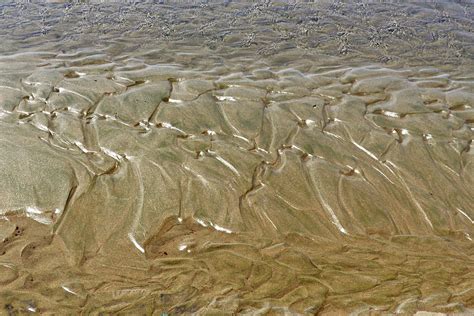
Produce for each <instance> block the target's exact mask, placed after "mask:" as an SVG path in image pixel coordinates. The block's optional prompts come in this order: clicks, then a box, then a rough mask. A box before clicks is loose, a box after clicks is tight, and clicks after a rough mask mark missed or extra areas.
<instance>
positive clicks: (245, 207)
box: [0, 4, 474, 315]
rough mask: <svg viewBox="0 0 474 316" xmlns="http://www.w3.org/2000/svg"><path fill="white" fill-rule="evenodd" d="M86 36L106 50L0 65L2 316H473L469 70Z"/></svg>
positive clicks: (43, 51)
mask: <svg viewBox="0 0 474 316" xmlns="http://www.w3.org/2000/svg"><path fill="white" fill-rule="evenodd" d="M305 6H306V7H305ZM87 7H88V5H82V6H77V7H71V10H83V9H86V8H87ZM211 7H212V8H214V9H215V10H218V11H219V10H223V12H228V13H229V12H247V13H249V12H254V11H252V10H257V11H258V10H261V9H258V7H257V6H243V5H240V4H235V6H234V7H233V6H232V5H231V6H230V7H229V6H223V5H222V4H219V5H211ZM382 7H383V6H382ZM30 8H31V7H30ZM30 8H28V7H27V8H26V10H29V9H30ZM45 8H46V9H47V10H51V12H56V14H64V8H62V7H55V6H54V5H53V6H45ZM102 8H104V10H105V11H107V10H112V9H114V10H115V9H117V8H118V7H114V5H107V6H105V5H104V6H103V7H102ZM138 8H140V6H138ZM154 8H160V6H159V5H151V6H150V7H149V9H150V10H152V9H153V10H154ZM161 8H162V7H161ZM249 8H253V9H252V10H251V9H249ZM255 8H257V9H255ZM282 8H283V9H282ZM284 8H286V9H284ZM305 8H314V6H312V5H310V4H305V5H303V4H301V7H296V8H293V9H292V10H302V11H304V10H305ZM376 8H381V7H376ZM413 8H415V7H413ZM3 9H4V11H5V10H6V11H8V10H12V9H11V8H9V7H8V6H5V7H4V8H3ZM267 9H268V10H270V11H269V12H273V13H272V14H273V16H278V14H282V15H283V16H284V15H285V14H288V16H286V18H287V20H288V21H291V20H292V19H293V18H294V17H297V16H302V15H301V12H300V11H291V10H290V9H288V8H287V7H285V6H284V5H278V4H274V5H273V6H269V7H267ZM325 9H326V10H329V11H327V13H328V16H329V17H331V18H333V19H335V20H337V19H338V18H339V17H341V16H342V15H344V14H342V13H341V12H340V11H341V10H343V9H338V8H337V7H331V6H330V7H327V8H325ZM418 9H419V10H420V12H421V11H422V10H421V9H420V8H418ZM55 10H56V11H55ZM166 10H168V11H166V12H169V13H176V10H178V9H177V8H176V7H172V6H170V7H166ZM183 10H184V9H183ZM196 10H201V9H196ZM233 10H234V11H233ZM249 10H250V11H249ZM272 10H273V11H272ZM338 10H339V11H338ZM368 10H369V9H368ZM376 10H378V9H376ZM51 12H50V13H51ZM183 12H188V11H183ZM275 12H278V14H277V13H275ZM285 12H290V13H285ZM366 12H371V11H370V10H369V11H366ZM383 12H385V11H384V10H381V11H380V12H378V13H380V14H383ZM427 12H428V13H429V12H431V13H433V12H435V13H439V12H438V11H436V10H434V11H427ZM7 13H8V12H7ZM428 13H424V14H428ZM431 13H430V14H431ZM104 14H105V13H104V12H101V11H100V10H99V13H97V15H98V16H100V15H104ZM127 14H128V15H127ZM203 14H204V13H203ZM259 14H260V13H258V14H257V13H255V16H254V20H255V21H257V22H258V21H259V20H258V16H259ZM262 14H263V13H262ZM272 14H270V16H265V18H264V19H263V21H266V22H267V23H270V22H269V21H270V18H271V16H272ZM385 14H386V13H385ZM458 14H459V12H458ZM12 16H13V15H12ZM133 16H134V15H133V13H130V12H129V13H126V14H125V21H127V19H130V20H132V17H133ZM184 16H186V15H185V14H184ZM309 16H310V15H305V17H309ZM356 16H357V15H356ZM8 17H9V15H8V14H5V21H6V22H4V23H5V24H8V21H9V19H8ZM280 17H281V16H280ZM181 18H183V17H181ZM222 18H223V17H220V19H222ZM208 19H209V16H206V15H204V16H202V17H201V20H200V22H199V23H201V24H202V25H207V24H206V22H209V20H208ZM416 19H419V17H416ZM416 19H415V18H414V21H416ZM20 21H21V18H20ZM218 21H219V20H218ZM457 21H458V22H459V21H463V20H462V19H461V17H459V16H458V20H457ZM51 23H53V22H51ZM54 23H56V22H54ZM150 23H151V22H150ZM216 23H217V22H216ZM235 23H237V24H238V23H243V22H242V21H241V22H235ZM344 23H346V22H341V24H340V25H342V26H343V25H344ZM446 23H448V22H446ZM459 23H461V22H459ZM463 23H464V22H463ZM257 24H258V23H257ZM52 25H53V26H52V28H53V29H54V25H55V24H52ZM66 25H67V24H66ZM71 25H76V26H77V24H74V23H72V22H71ZM173 25H174V27H177V28H178V25H179V23H178V22H175V24H173ZM242 25H244V24H242ZM262 25H266V24H262ZM276 25H280V24H276ZM322 25H326V24H324V23H322ZM62 27H64V25H63V26H62ZM122 27H124V25H122ZM152 27H153V26H149V28H150V29H151V28H152ZM208 27H209V28H211V29H212V28H215V27H216V26H215V25H214V26H213V25H212V24H210V25H208ZM242 27H243V26H242ZM441 27H445V26H444V25H443V26H441ZM457 27H459V28H461V29H462V27H463V26H462V24H461V25H460V24H458V26H457ZM262 28H264V26H262ZM144 29H145V30H146V28H144ZM144 29H143V28H142V29H138V30H135V31H136V38H141V37H140V36H145V35H146V34H147V33H146V31H144ZM400 29H402V28H400ZM434 29H436V28H434ZM25 30H28V28H27V27H26V28H25ZM66 30H67V28H66ZM408 30H409V29H406V30H405V31H407V32H408ZM325 31H328V30H325ZM366 31H367V30H366V29H362V30H358V29H357V28H355V29H354V33H356V34H357V32H366ZM18 32H19V31H18ZM25 32H26V31H25ZM140 32H145V33H143V34H142V33H140ZM388 32H389V33H393V32H390V31H388ZM394 32H395V31H394ZM400 32H401V31H400ZM329 33H330V32H329ZM51 34H54V32H53V31H51V32H50V33H47V34H46V35H45V36H46V37H47V38H48V36H50V37H51V38H53V35H51ZM97 34H101V35H100V36H105V37H103V38H104V46H105V48H100V49H99V48H89V47H87V46H83V47H81V49H79V50H77V48H76V47H68V50H70V51H64V52H58V51H57V50H54V49H55V45H56V42H55V40H51V42H47V41H44V43H48V44H34V45H37V46H34V45H33V44H31V45H33V48H34V49H31V48H28V49H27V50H25V49H26V48H21V49H19V50H20V52H17V53H16V54H13V55H12V54H7V53H5V54H4V55H2V57H0V69H1V70H0V130H1V133H0V135H1V138H0V176H1V177H0V192H1V194H2V195H1V198H0V241H1V244H0V284H1V289H0V301H1V302H2V303H3V302H4V304H3V307H2V308H4V310H3V311H4V312H5V313H7V314H14V313H16V312H20V313H22V312H38V313H46V314H48V313H59V314H62V313H78V312H82V313H86V314H88V313H94V314H97V313H101V312H104V313H125V314H157V315H160V314H161V313H163V312H166V313H171V314H191V313H198V314H226V313H227V314H235V313H241V314H252V315H254V314H284V313H299V314H316V313H322V314H324V313H343V314H345V313H349V312H355V313H361V314H367V313H370V312H375V313H383V312H386V313H415V312H417V311H433V312H459V313H462V312H464V313H469V312H472V308H473V306H474V289H473V288H472V284H473V279H474V276H473V270H472V266H473V255H474V253H473V247H472V245H473V244H472V238H474V237H473V236H474V231H473V223H474V215H473V214H472V205H474V203H473V202H474V201H473V188H474V186H473V182H474V179H473V176H474V172H473V155H472V150H471V144H472V139H473V123H474V118H473V113H474V112H473V110H472V106H473V105H474V82H473V81H472V79H470V78H471V75H472V70H473V69H472V59H470V57H469V56H472V55H469V54H465V55H464V56H463V57H461V56H459V57H458V61H463V62H464V63H465V64H464V65H465V67H464V69H458V68H456V66H454V65H451V64H450V63H449V62H447V61H448V59H446V58H445V59H443V60H442V61H444V62H442V61H441V59H439V60H438V61H435V62H434V61H433V60H432V59H430V58H435V57H433V56H435V55H436V54H434V53H433V52H431V53H430V52H427V53H426V54H428V55H429V54H432V55H430V56H431V57H428V55H423V56H424V57H426V59H427V60H429V62H426V63H425V64H423V63H419V62H418V59H417V58H415V57H406V59H405V60H404V63H398V64H396V63H393V64H390V63H389V64H387V63H380V62H377V61H376V59H377V58H378V57H377V58H375V57H373V56H372V55H369V56H366V57H363V54H357V52H358V53H360V52H361V51H357V50H355V48H354V47H357V41H356V42H354V43H353V44H352V46H351V45H349V42H347V43H346V44H347V45H346V46H347V47H353V48H354V51H352V53H353V54H354V55H357V56H358V57H357V58H355V59H354V60H351V56H350V55H351V50H350V49H349V48H347V49H346V50H344V49H343V51H338V52H337V54H338V56H337V57H334V56H333V57H331V56H327V55H324V54H329V48H330V47H331V45H329V44H328V45H329V46H324V47H321V49H320V50H316V48H315V52H314V55H312V54H313V53H312V52H311V51H307V50H306V49H308V48H307V47H306V48H304V47H301V46H296V47H293V48H291V47H290V48H289V49H288V50H279V51H276V52H274V53H270V52H267V53H265V54H260V55H259V56H260V58H259V59H255V60H252V59H251V57H252V56H255V55H252V54H254V53H255V51H257V52H259V49H260V48H261V47H258V44H256V46H257V47H252V44H251V43H250V44H249V45H241V47H234V48H235V49H233V50H232V51H231V50H230V49H229V48H231V47H233V46H232V42H227V43H226V42H224V43H223V44H219V45H221V46H219V49H217V51H215V52H211V51H210V50H209V49H206V48H202V47H201V48H200V50H199V49H197V48H196V47H198V46H192V42H189V41H188V42H186V43H187V44H188V45H189V47H186V46H184V45H183V43H182V42H180V41H179V40H178V39H177V38H172V37H173V35H172V33H171V34H170V37H171V38H172V39H170V40H169V41H168V42H166V43H165V44H159V43H157V44H156V46H157V47H160V48H161V46H160V45H167V48H168V49H169V50H168V51H166V50H164V49H163V50H161V51H160V53H157V52H156V50H154V49H156V48H155V47H152V48H150V47H149V46H144V47H140V48H139V49H136V50H134V49H133V47H134V46H133V45H132V44H133V43H134V41H135V39H134V38H118V37H117V36H118V35H114V36H112V38H114V41H116V42H113V43H112V44H110V43H108V42H107V41H108V38H107V36H106V35H103V34H102V33H101V32H98V33H97ZM176 34H181V36H184V37H186V36H189V35H186V34H187V33H186V32H184V33H179V32H177V33H176ZM183 34H184V35H183ZM238 34H239V36H240V37H239V39H240V40H241V39H243V38H246V37H245V36H243V35H242V33H238ZM298 34H299V33H298ZM322 34H324V32H322ZM12 36H13V35H10V37H12ZM89 36H92V35H91V34H90V35H89ZM201 36H202V39H203V40H205V39H206V38H207V39H209V37H206V35H205V34H204V31H203V34H201ZM229 36H231V35H229ZM235 36H237V35H235ZM300 36H302V35H301V34H300V35H297V36H296V37H288V38H286V39H284V40H283V42H285V41H286V43H293V41H294V42H295V43H299V42H298V39H300ZM400 36H401V35H400ZM7 38H9V37H8V36H7ZM12 38H13V37H12ZM250 38H251V37H250ZM119 39H120V40H122V41H123V42H124V43H125V44H123V45H124V46H125V48H121V49H120V51H114V49H118V48H113V47H114V45H118V43H119V42H120V41H119ZM389 39H390V38H380V39H379V40H380V41H381V43H382V42H384V41H385V42H386V43H390V40H389ZM236 40H237V39H236ZM306 40H308V39H306ZM31 41H32V43H36V42H35V38H34V37H33V38H32V39H31ZM58 41H59V40H58ZM272 41H274V40H272ZM410 41H411V42H410ZM410 41H408V42H407V44H406V45H407V46H409V44H413V45H414V43H415V42H416V40H415V38H411V40H410ZM250 42H251V41H250ZM7 43H10V42H8V41H7ZM68 43H69V44H68ZM243 43H244V44H245V43H246V42H243ZM343 43H344V41H343ZM9 45H11V46H9V47H11V48H13V47H15V45H20V44H18V40H16V41H13V40H12V42H11V43H10V44H9ZM65 45H66V46H67V45H73V46H74V45H76V44H71V43H70V42H67V41H66V42H65ZM81 45H84V44H81ZM387 45H389V44H387ZM433 45H435V47H436V48H437V49H438V52H446V51H445V49H446V48H444V46H441V45H440V46H436V45H437V44H433ZM362 46H363V45H361V47H362ZM376 47H377V48H374V49H380V50H382V51H383V50H384V49H382V48H381V47H383V45H382V44H380V45H379V46H376ZM440 47H443V48H440ZM463 48H464V49H465V51H469V50H468V48H469V47H468V46H463ZM341 49H342V48H341ZM405 49H406V47H405ZM6 50H7V51H8V48H6ZM22 50H25V51H28V53H24V52H23V51H22ZM30 50H31V52H30ZM32 51H37V52H32ZM333 53H334V52H333ZM420 54H422V53H420ZM323 55H324V56H326V57H327V59H317V58H315V56H319V57H322V56H323ZM439 55H440V54H439ZM226 56H227V57H226ZM362 58H366V60H365V61H361V59H362ZM415 60H416V62H415ZM469 61H470V62H471V63H470V62H469Z"/></svg>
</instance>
